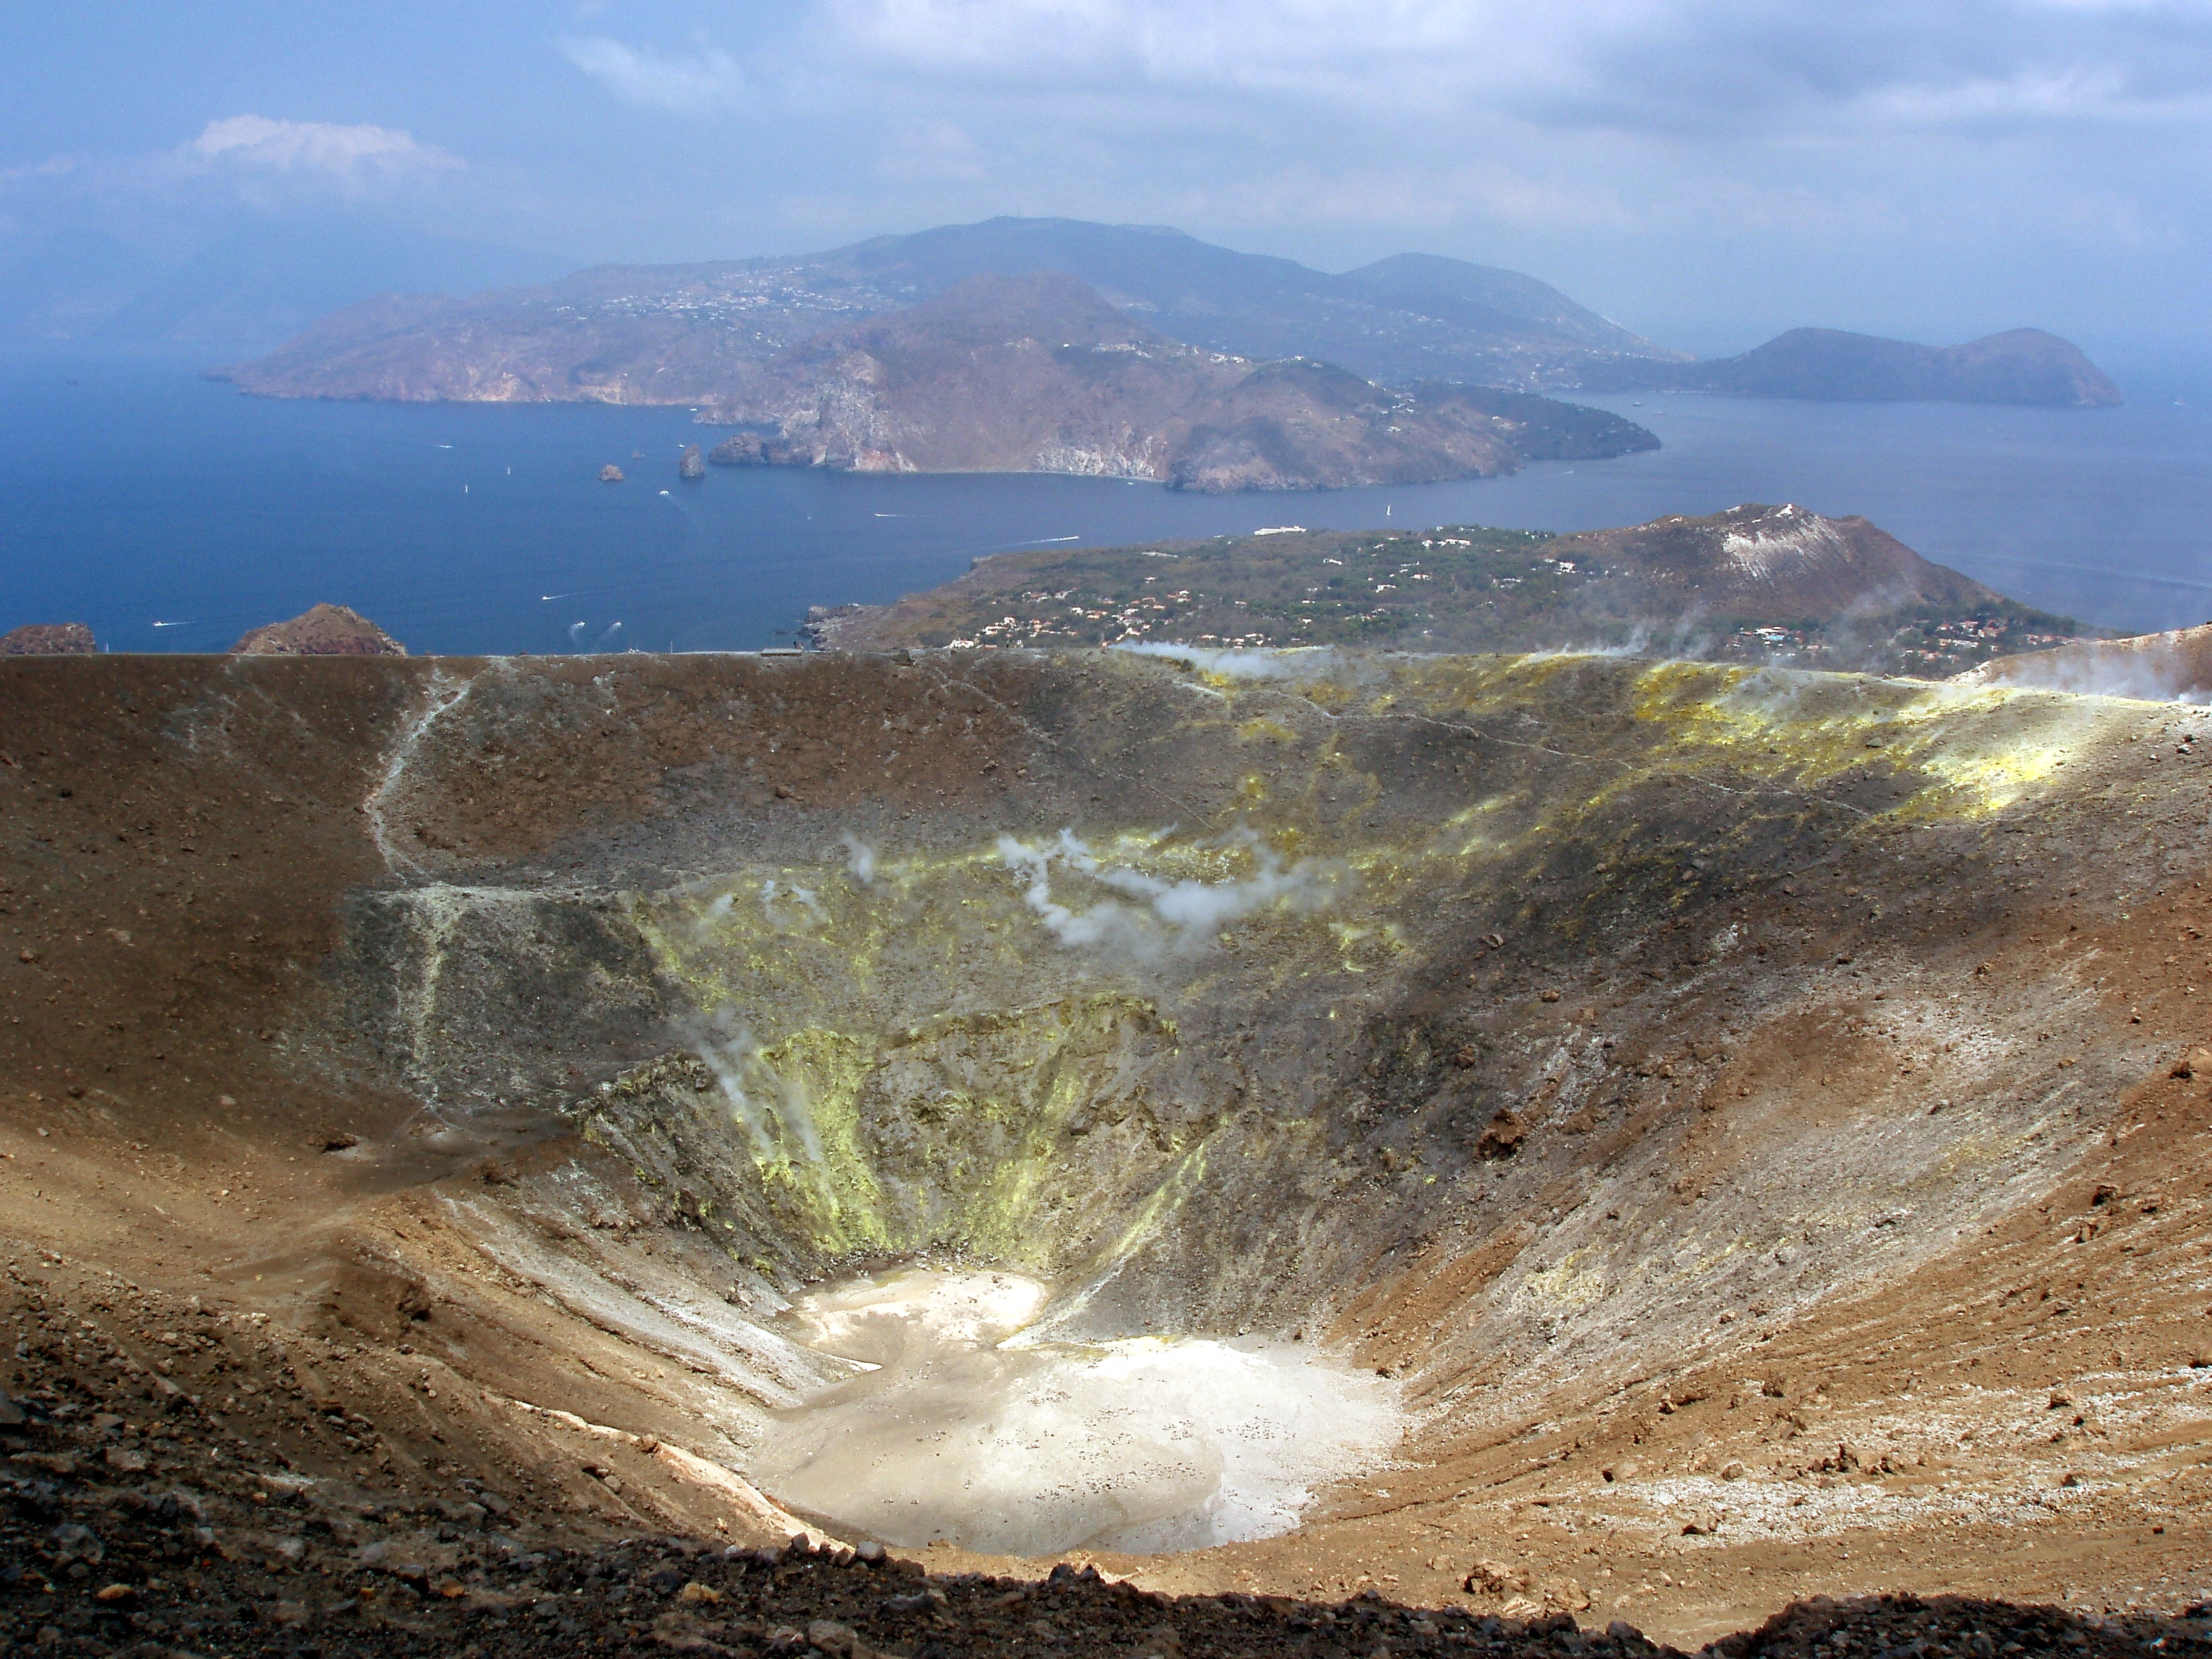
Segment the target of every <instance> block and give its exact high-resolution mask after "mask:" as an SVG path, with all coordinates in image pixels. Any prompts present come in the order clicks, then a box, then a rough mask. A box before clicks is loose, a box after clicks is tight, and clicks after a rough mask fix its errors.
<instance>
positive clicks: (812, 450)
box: [706, 273, 1657, 491]
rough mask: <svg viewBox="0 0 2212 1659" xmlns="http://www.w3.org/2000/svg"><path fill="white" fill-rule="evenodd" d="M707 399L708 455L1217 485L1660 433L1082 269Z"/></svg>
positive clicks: (887, 325) (1466, 466)
mask: <svg viewBox="0 0 2212 1659" xmlns="http://www.w3.org/2000/svg"><path fill="white" fill-rule="evenodd" d="M706 412H707V413H708V414H710V415H711V416H715V417H718V418H720V419H724V420H729V421H737V422H754V423H760V424H765V425H769V426H771V427H772V428H773V430H771V431H770V432H768V433H758V432H753V433H746V434H743V435H739V436H738V437H736V438H733V439H731V440H729V441H725V442H724V443H722V444H720V445H718V446H717V447H715V449H714V453H713V457H712V459H714V460H716V461H718V462H721V463H723V464H725V465H741V464H746V463H752V464H767V465H799V466H827V467H833V468H837V469H840V470H845V471H866V472H1017V471H1022V472H1079V473H1094V474H1103V475H1108V476H1112V477H1137V478H1155V479H1158V480H1161V481H1163V482H1164V483H1168V484H1170V485H1171V486H1174V487H1176V488H1179V489H1200V490H1208V491H1218V490H1234V489H1314V488H1323V489H1327V488H1338V487H1343V486H1346V485H1352V484H1372V483H1423V482H1427V481H1431V480H1435V479H1442V478H1461V477H1490V476H1492V475H1494V474H1497V473H1499V472H1505V471H1512V470H1513V469H1514V468H1516V467H1517V466H1518V465H1520V464H1521V462H1522V459H1525V458H1527V457H1528V456H1529V455H1532V454H1534V455H1545V456H1554V455H1557V456H1583V457H1590V456H1601V455H1614V454H1620V453H1626V451H1629V450H1632V449H1644V448H1651V447H1656V444H1657V440H1656V439H1655V438H1653V437H1652V436H1651V435H1650V434H1649V433H1647V432H1645V431H1644V430H1643V428H1640V427H1638V426H1635V425H1633V424H1632V423H1631V422H1627V421H1624V420H1621V419H1620V418H1619V417H1617V416H1610V415H1607V414H1604V413H1602V412H1601V411H1598V410H1582V409H1576V408H1573V407H1571V406H1570V405H1567V404H1556V403H1553V402H1552V401H1551V400H1549V399H1547V398H1537V397H1534V396H1530V395H1528V394H1525V393H1513V392H1485V391H1480V390H1477V389H1474V388H1468V387H1459V386H1411V387H1405V388H1401V389H1399V390H1396V391H1386V390H1384V389H1383V388H1382V387H1379V386H1375V385H1373V384H1372V383H1371V382H1369V381H1366V380H1361V379H1360V378H1359V377H1358V375H1356V374H1350V373H1348V372H1347V371H1346V370H1344V369H1340V368H1334V367H1332V366H1330V365H1328V364H1326V363H1319V362H1308V361H1304V360H1294V361H1290V362H1251V361H1249V360H1248V359H1245V358H1241V357H1233V356H1228V355H1227V354H1225V353H1221V352H1215V351H1207V350H1204V349H1200V348H1199V347H1196V346H1192V345H1187V344H1184V343H1182V342H1179V341H1176V340H1170V339H1169V338H1168V337H1166V336H1164V335H1162V334H1160V333H1158V332H1157V331H1154V330H1152V329H1151V328H1148V327H1146V326H1145V325H1143V324H1141V323H1137V322H1133V321H1131V320H1130V319H1128V318H1127V317H1126V316H1124V315H1123V314H1122V313H1121V312H1120V311H1118V310H1116V309H1115V307H1113V306H1111V305H1109V304H1108V303H1107V302H1106V301H1105V300H1104V299H1103V298H1102V297H1101V296H1100V295H1097V293H1095V292H1094V291H1093V290H1092V289H1090V288H1088V287H1087V286H1085V284H1084V283H1080V282H1079V281H1077V280H1076V279H1075V278H1074V277H1072V276H1060V275H1055V274H1052V273H1036V274H1032V275H1030V276H973V277H969V278H968V279H967V280H965V281H963V282H961V283H956V284H955V285H954V286H953V287H951V289H947V290H945V292H944V293H943V294H940V295H937V296H936V297H935V298H933V299H930V300H927V301H923V302H922V303H921V304H920V305H918V306H915V307H911V308H910V309H908V310H905V311H902V312H897V313H893V314H892V315H890V316H888V317H882V318H876V319H871V320H869V321H866V322H863V323H855V324H852V325H848V326H847V327H844V328H840V329H833V330H830V331H827V332H825V333H823V334H821V335H818V336H816V337H814V338H812V339H810V340H807V341H805V342H803V343H800V344H799V345H796V346H793V347H792V348H790V349H787V350H786V351H783V352H781V353H779V354H778V355H777V356H775V357H774V358H772V359H770V360H769V362H768V363H767V364H765V365H764V366H763V368H762V369H761V371H760V372H759V373H758V374H754V375H750V376H748V377H746V379H745V380H744V383H743V386H742V388H741V389H739V390H738V391H735V392H732V393H730V394H728V395H726V396H725V397H724V398H720V399H718V400H717V401H715V402H714V404H710V405H708V410H706Z"/></svg>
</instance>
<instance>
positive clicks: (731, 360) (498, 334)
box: [227, 219, 1680, 404]
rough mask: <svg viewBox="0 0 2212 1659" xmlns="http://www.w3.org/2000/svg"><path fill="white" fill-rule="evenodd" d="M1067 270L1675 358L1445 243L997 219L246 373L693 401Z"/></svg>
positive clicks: (343, 383)
mask: <svg viewBox="0 0 2212 1659" xmlns="http://www.w3.org/2000/svg"><path fill="white" fill-rule="evenodd" d="M1040 271H1043V272H1056V273H1059V274H1061V275H1064V276H1073V277H1075V278H1076V279H1078V280H1079V281H1080V282H1083V283H1086V284H1088V285H1089V286H1091V287H1092V288H1094V289H1097V290H1098V291H1099V292H1100V293H1102V294H1103V295H1105V296H1106V297H1107V298H1108V299H1109V301H1111V302H1112V303H1113V304H1115V306H1117V307H1121V309H1123V310H1124V311H1126V312H1127V313H1129V314H1130V315H1132V316H1133V317H1134V318H1136V319H1139V320H1141V321H1143V322H1146V323H1147V324H1150V325H1156V326H1157V327H1158V328H1159V329H1160V331H1162V332H1164V333H1165V334H1167V335H1169V336H1170V337H1173V338H1175V339H1178V340H1182V341H1186V342H1188V343H1191V344H1194V345H1198V346H1202V347H1204V348H1206V349H1208V350H1212V351H1218V352H1225V353H1228V354H1229V355H1231V356H1245V357H1256V358H1282V357H1293V356H1309V357H1319V358H1322V359H1324V360H1326V361H1328V362H1336V363H1341V364H1343V365H1344V366H1345V367H1346V368H1349V369H1351V370H1352V372H1353V373H1355V374H1360V375H1363V376H1364V377H1366V378H1368V379H1370V380H1384V381H1391V382H1397V381H1405V380H1449V381H1454V382H1470V383H1474V384H1478V385H1498V386H1518V387H1523V388H1534V389H1541V387H1543V386H1557V385H1569V386H1571V385H1573V384H1576V383H1577V381H1576V379H1575V374H1576V369H1577V365H1581V364H1583V363H1585V362H1610V361H1612V360H1613V358H1615V357H1620V356H1629V357H1635V356H1650V357H1653V358H1656V359H1662V360H1672V359H1674V358H1676V357H1678V356H1679V355H1680V354H1676V353H1670V352H1668V351H1666V350H1665V349H1662V348H1661V347H1658V346H1655V345H1653V344H1651V343H1650V342H1649V341H1646V340H1644V339H1641V338H1639V337H1637V336H1635V335H1633V334H1631V333H1630V332H1628V331H1626V330H1625V329H1622V328H1620V327H1617V326H1616V325H1613V324H1611V323H1608V322H1607V321H1606V320H1605V319H1602V318H1601V317H1598V316H1596V315H1595V313H1591V312H1589V311H1587V310H1585V309H1584V308H1583V307H1580V306H1577V304H1576V303H1575V302H1574V301H1571V300H1570V299H1568V298H1567V297H1566V296H1565V295H1563V294H1560V293H1559V292H1558V290H1556V289H1552V288H1549V287H1547V286H1546V285H1545V284H1544V283H1539V282H1537V281H1536V280H1535V279H1534V278H1533V277H1528V276H1521V275H1519V274H1518V273H1516V272H1513V271H1503V270H1492V269H1490V268H1489V267H1486V266H1481V265H1471V264H1465V263H1463V262H1462V261H1458V260H1452V259H1440V258H1432V257H1429V256H1419V255H1406V256H1401V258H1396V259H1387V260H1383V261H1382V262H1380V263H1379V264H1375V265H1371V266H1369V267H1367V268H1365V269H1364V270H1358V271H1353V272H1352V273H1350V274H1349V275H1346V276H1330V275H1328V274H1326V273H1324V272H1321V271H1316V270H1309V269H1307V268H1306V267H1305V266H1304V265H1300V264H1295V263H1294V262H1292V261H1291V260H1288V259H1278V258H1267V257H1264V256H1261V255H1257V254H1246V253H1238V252H1233V251H1231V250H1230V249H1227V248H1219V247H1213V246H1209V245H1208V244H1206V243H1204V242H1200V241H1198V240H1194V239H1193V238H1191V237H1189V236H1186V235H1183V234H1182V233H1180V232H1177V231H1172V230H1167V229H1163V228H1155V227H1146V226H1128V225H1098V224H1089V223H1085V222H1082V221H1079V220H1067V219H994V220H990V221H987V222H984V223H981V224H975V225H949V226H944V227H940V228H937V229H934V230H928V231H921V232H918V233H916V234H913V235H908V236H885V237H878V238H876V239H874V240H870V241H866V242H861V243H858V244H855V245H854V246H851V247H846V248H839V249H835V250H832V251H830V252H824V253H817V254H805V255H799V256H796V257H792V258H773V259H750V260H735V261H728V262H724V263H719V264H688V265H604V266H598V267H594V268H593V269H592V270H585V271H580V272H578V273H576V274H575V275H574V276H568V277H566V278H563V279H562V281H560V282H557V283H545V284H543V285H541V286H538V287H535V288H522V289H496V290H492V291H489V292H487V293H483V294H477V295H471V296H468V297H465V298H460V299H453V298H447V297H446V296H444V295H427V296H425V295H410V296H386V297H383V298H380V299H377V300H373V301H366V302H364V303H362V304H361V305H358V306H355V307H351V308H349V309H348V310H346V311H343V312H340V313H336V314H335V315H333V316H331V317H330V318H326V319H324V320H323V321H322V322H320V323H319V324H317V325H315V326H314V327H313V328H311V329H309V330H308V331H307V332H306V333H304V334H302V335H301V337H299V338H297V339H295V340H293V341H291V342H290V343H288V344H286V345H284V346H283V347H282V348H281V349H278V350H276V352H273V353H271V354H270V355H269V356H265V357H263V358H260V359H258V361H256V362H251V363H246V364H241V365H239V366H238V367H236V368H232V369H230V370H228V371H227V373H228V376H229V378H231V379H232V380H235V381H236V382H237V383H238V384H239V386H241V387H242V388H243V389H245V390H246V391H248V392H258V393H262V394H264V395H268V396H272V397H304V398H401V399H463V400H472V401H496V402H545V401H556V402H557V401H576V400H593V401H599V402H607V403H649V404H695V403H699V402H702V401H704V400H708V399H712V398H717V397H720V396H723V395H726V393H727V392H730V391H731V389H732V386H734V385H736V384H737V383H738V381H739V380H742V378H743V375H744V370H745V368H746V366H748V365H753V364H758V363H761V362H765V361H766V360H767V359H768V358H769V357H771V356H775V353H777V352H778V351H781V350H782V349H785V348H787V347H788V346H791V345H793V344H796V343H798V342H799V341H801V340H804V339H805V338H807V337H809V336H811V335H813V334H816V333H817V332H819V331H822V330H823V329H824V328H829V327H833V326H836V325H839V324H841V323H845V322H850V321H854V320H857V319H862V318H866V317H872V316H878V315H881V314H883V313H887V312H891V311H896V310H899V309H901V308H902V307H908V306H911V305H914V304H915V303H917V302H918V301H922V300H926V299H928V298H929V297H931V296H932V295H936V294H939V293H942V292H943V291H944V290H945V289H948V288H951V287H952V286H954V285H955V284H957V283H962V282H964V281H966V280H968V279H969V278H971V277H975V276H1026V275H1030V274H1031V273H1035V272H1040Z"/></svg>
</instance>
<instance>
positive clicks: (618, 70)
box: [561, 34, 746, 115]
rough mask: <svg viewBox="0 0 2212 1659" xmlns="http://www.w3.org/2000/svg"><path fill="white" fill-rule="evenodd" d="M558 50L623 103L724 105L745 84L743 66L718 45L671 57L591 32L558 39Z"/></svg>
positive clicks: (683, 107)
mask: <svg viewBox="0 0 2212 1659" xmlns="http://www.w3.org/2000/svg"><path fill="white" fill-rule="evenodd" d="M561 55H562V57H563V58H567V59H568V61H569V62H570V63H571V64H574V65H575V66H576V67H577V68H578V69H580V70H583V71H584V73H585V74H586V75H588V76H591V77H592V79H593V80H594V81H597V82H599V84H600V85H601V86H603V87H605V88H606V89H607V90H608V91H610V92H611V93H612V94H614V95H615V96H616V97H617V98H619V99H621V100H623V102H624V103H629V104H636V105H639V106H641V107H643V108H646V109H657V110H665V111H666V112H669V113H670V114H673V115H702V114H706V113H708V112H712V111H715V110H719V109H724V108H727V107H729V106H732V105H734V104H736V103H738V101H739V100H741V99H742V97H743V96H744V93H745V89H746V77H745V74H744V70H743V69H741V68H740V67H739V65H738V61H737V59H736V58H732V57H731V56H730V54H729V53H727V52H724V51H723V50H722V49H721V48H720V47H719V46H703V47H702V48H700V50H699V51H697V52H695V53H694V54H693V55H692V56H690V58H669V57H665V56H663V55H662V54H661V53H659V52H655V51H653V49H652V48H651V47H641V46H625V45H624V44H623V42H621V41H619V40H610V39H609V38H607V37H606V36H605V35H597V34H595V35H586V36H580V37H571V38H569V39H567V40H562V42H561Z"/></svg>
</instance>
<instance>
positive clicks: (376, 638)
mask: <svg viewBox="0 0 2212 1659" xmlns="http://www.w3.org/2000/svg"><path fill="white" fill-rule="evenodd" d="M230 653H231V655H233V656H234V657H404V656H405V655H406V654H407V647H405V646H404V645H402V644H400V643H399V641H397V640H395V639H393V638H392V635H389V634H387V633H386V632H385V631H384V630H383V629H380V628H379V627H378V626H377V625H376V624H375V623H373V622H371V621H369V619H368V617H364V616H362V614H361V613H360V612H359V611H353V610H349V609H348V608H347V607H346V606H344V605H316V606H314V607H313V609H311V610H308V611H301V613H300V614H299V615H298V616H296V617H293V618H292V619H291V620H290V621H289V622H280V623H267V624H265V625H264V626H263V627H260V628H257V629H254V630H253V631H252V633H250V634H248V635H246V637H245V638H244V639H242V640H240V641H239V642H238V643H237V644H236V645H234V646H232V647H230Z"/></svg>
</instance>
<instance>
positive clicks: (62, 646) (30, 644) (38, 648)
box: [0, 623, 100, 657]
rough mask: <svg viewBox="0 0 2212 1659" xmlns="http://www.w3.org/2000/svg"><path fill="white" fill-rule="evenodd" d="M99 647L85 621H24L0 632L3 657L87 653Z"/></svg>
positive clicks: (60, 655) (83, 654)
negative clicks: (5, 631) (13, 627)
mask: <svg viewBox="0 0 2212 1659" xmlns="http://www.w3.org/2000/svg"><path fill="white" fill-rule="evenodd" d="M99 649H100V647H99V645H98V643H97V642H96V641H94V639H93V637H92V629H89V628H88V627H86V626H85V625H84V623H24V624H23V625H22V626H21V628H18V629H13V630H12V631H10V632H9V633H6V634H0V657H88V656H90V655H91V654H92V653H94V652H95V651H97V650H99Z"/></svg>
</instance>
